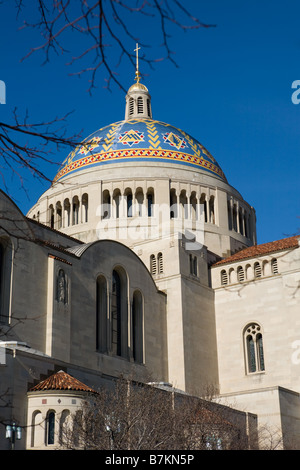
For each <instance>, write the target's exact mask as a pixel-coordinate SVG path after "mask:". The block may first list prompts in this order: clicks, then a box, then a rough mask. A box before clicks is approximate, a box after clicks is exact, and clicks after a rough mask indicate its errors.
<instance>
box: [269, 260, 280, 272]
mask: <svg viewBox="0 0 300 470" xmlns="http://www.w3.org/2000/svg"><path fill="white" fill-rule="evenodd" d="M271 270H272V274H278V263H277V259H276V258H273V259H272V261H271Z"/></svg>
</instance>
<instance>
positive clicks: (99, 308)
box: [96, 276, 107, 353]
mask: <svg viewBox="0 0 300 470" xmlns="http://www.w3.org/2000/svg"><path fill="white" fill-rule="evenodd" d="M96 349H97V351H99V352H102V353H103V352H107V282H106V279H105V277H104V276H99V277H98V278H97V283H96Z"/></svg>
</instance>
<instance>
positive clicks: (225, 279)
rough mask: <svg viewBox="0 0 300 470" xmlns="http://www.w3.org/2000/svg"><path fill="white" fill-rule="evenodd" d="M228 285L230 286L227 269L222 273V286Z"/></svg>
mask: <svg viewBox="0 0 300 470" xmlns="http://www.w3.org/2000/svg"><path fill="white" fill-rule="evenodd" d="M227 284H228V276H227V272H226V271H225V269H222V271H221V285H222V286H226V285H227Z"/></svg>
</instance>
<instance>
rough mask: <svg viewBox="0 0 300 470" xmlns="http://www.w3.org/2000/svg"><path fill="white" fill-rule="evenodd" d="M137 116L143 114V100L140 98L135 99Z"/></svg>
mask: <svg viewBox="0 0 300 470" xmlns="http://www.w3.org/2000/svg"><path fill="white" fill-rule="evenodd" d="M137 106H138V114H143V108H144V107H143V98H142V97H141V96H139V97H138V99H137Z"/></svg>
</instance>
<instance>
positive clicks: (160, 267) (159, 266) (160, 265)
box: [157, 253, 164, 274]
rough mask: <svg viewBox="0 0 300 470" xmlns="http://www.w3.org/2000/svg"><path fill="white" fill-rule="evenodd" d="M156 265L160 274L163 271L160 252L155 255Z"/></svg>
mask: <svg viewBox="0 0 300 470" xmlns="http://www.w3.org/2000/svg"><path fill="white" fill-rule="evenodd" d="M157 266H158V273H159V274H162V273H163V272H164V263H163V255H162V253H158V255H157Z"/></svg>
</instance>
